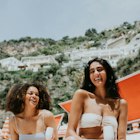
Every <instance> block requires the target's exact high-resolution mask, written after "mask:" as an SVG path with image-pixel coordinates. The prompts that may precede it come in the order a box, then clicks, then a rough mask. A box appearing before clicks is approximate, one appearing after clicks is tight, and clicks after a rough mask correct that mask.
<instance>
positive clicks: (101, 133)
mask: <svg viewBox="0 0 140 140" xmlns="http://www.w3.org/2000/svg"><path fill="white" fill-rule="evenodd" d="M126 128H127V102H126V101H125V100H124V99H122V98H121V97H120V94H119V91H118V87H117V84H116V76H115V74H114V71H113V68H112V67H111V66H110V64H109V63H108V62H107V61H106V60H104V59H101V58H95V59H92V60H90V61H89V62H88V63H87V65H86V67H85V71H84V79H83V83H82V86H81V88H80V89H78V90H77V91H76V92H75V94H74V96H73V99H72V106H71V111H70V115H69V122H68V129H67V133H66V140H82V139H86V140H88V139H89V140H102V139H104V140H126Z"/></svg>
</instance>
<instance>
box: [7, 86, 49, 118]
mask: <svg viewBox="0 0 140 140" xmlns="http://www.w3.org/2000/svg"><path fill="white" fill-rule="evenodd" d="M31 86H33V87H36V88H37V89H38V91H39V103H38V105H37V109H47V110H50V96H49V94H48V92H47V88H46V86H44V85H42V84H39V83H25V84H22V85H21V84H20V85H18V84H17V85H14V86H13V87H11V89H10V90H9V92H8V94H7V98H6V110H7V111H11V112H13V113H14V114H15V115H16V114H19V113H21V112H22V111H23V110H24V107H25V104H24V99H25V95H26V92H27V90H28V88H29V87H31Z"/></svg>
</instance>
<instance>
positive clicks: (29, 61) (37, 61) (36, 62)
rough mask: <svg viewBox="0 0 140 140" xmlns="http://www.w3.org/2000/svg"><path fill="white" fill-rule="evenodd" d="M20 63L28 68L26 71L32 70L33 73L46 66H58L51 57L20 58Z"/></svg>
mask: <svg viewBox="0 0 140 140" xmlns="http://www.w3.org/2000/svg"><path fill="white" fill-rule="evenodd" d="M21 62H22V63H24V64H26V65H27V66H28V67H27V70H32V71H34V72H35V71H38V69H40V68H43V67H45V66H47V65H50V64H58V63H57V61H56V60H55V58H54V57H53V56H52V55H47V56H42V55H41V56H30V57H22V58H21Z"/></svg>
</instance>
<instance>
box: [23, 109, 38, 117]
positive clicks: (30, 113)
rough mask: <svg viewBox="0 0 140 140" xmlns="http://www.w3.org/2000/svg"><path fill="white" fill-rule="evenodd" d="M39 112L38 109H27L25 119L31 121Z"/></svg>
mask: <svg viewBox="0 0 140 140" xmlns="http://www.w3.org/2000/svg"><path fill="white" fill-rule="evenodd" d="M38 112H39V110H37V109H28V108H25V109H24V111H23V117H24V118H27V119H30V118H32V117H35V116H36V115H37V114H38Z"/></svg>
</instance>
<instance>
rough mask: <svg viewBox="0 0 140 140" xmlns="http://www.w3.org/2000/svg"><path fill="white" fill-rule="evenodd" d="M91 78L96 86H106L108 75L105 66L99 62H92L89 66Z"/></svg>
mask: <svg viewBox="0 0 140 140" xmlns="http://www.w3.org/2000/svg"><path fill="white" fill-rule="evenodd" d="M89 74H90V80H91V82H92V83H93V84H94V85H95V87H99V86H105V83H106V79H107V75H106V71H105V68H104V67H103V66H102V65H101V64H100V63H99V62H96V61H94V62H92V63H91V64H90V67H89Z"/></svg>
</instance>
